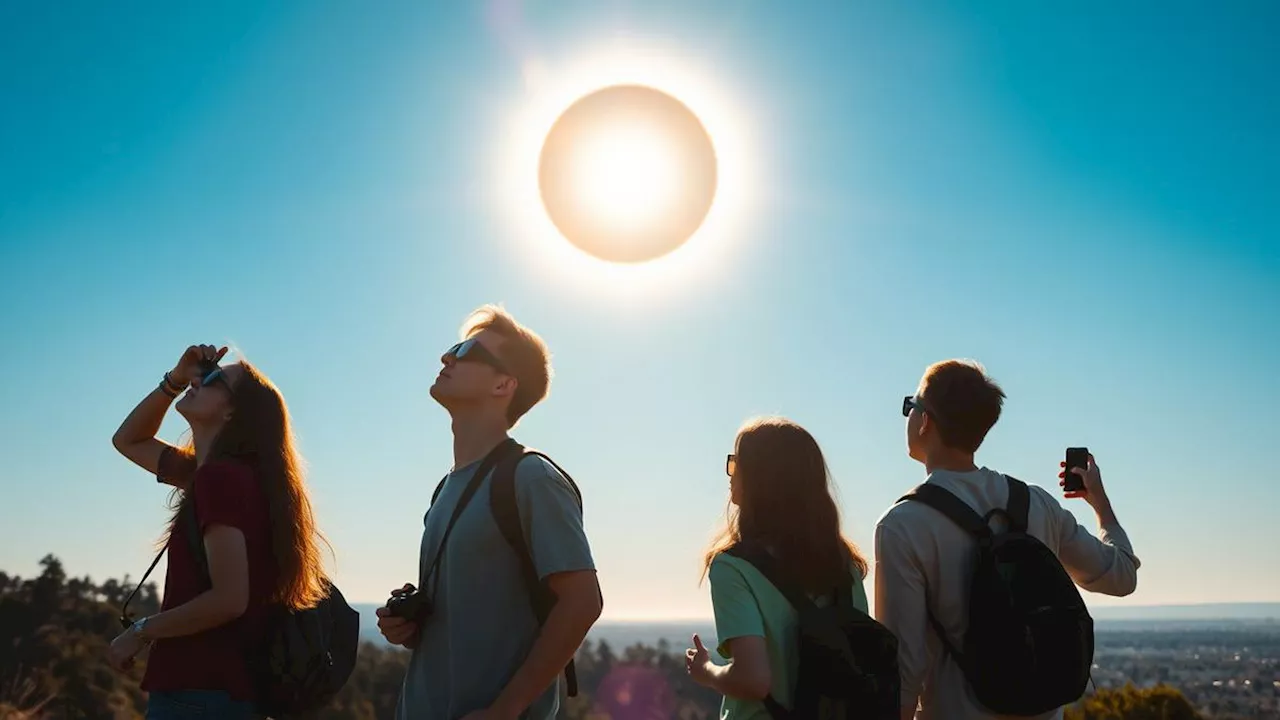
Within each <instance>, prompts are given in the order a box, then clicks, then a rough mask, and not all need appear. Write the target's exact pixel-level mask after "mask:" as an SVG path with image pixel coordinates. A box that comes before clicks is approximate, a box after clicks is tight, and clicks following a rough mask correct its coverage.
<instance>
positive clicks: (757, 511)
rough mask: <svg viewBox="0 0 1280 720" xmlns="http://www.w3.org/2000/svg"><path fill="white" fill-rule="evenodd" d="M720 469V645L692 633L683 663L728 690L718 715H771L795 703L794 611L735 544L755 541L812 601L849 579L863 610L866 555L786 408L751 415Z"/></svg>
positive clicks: (716, 556)
mask: <svg viewBox="0 0 1280 720" xmlns="http://www.w3.org/2000/svg"><path fill="white" fill-rule="evenodd" d="M725 471H726V473H728V475H729V503H730V509H729V512H728V520H727V522H726V525H725V528H724V530H723V532H722V533H721V534H720V536H719V538H717V540H716V541H715V543H713V545H712V546H711V549H710V550H709V551H708V552H707V554H706V557H705V559H704V565H703V576H704V577H705V578H709V579H710V581H711V601H712V606H713V608H714V611H715V618H716V637H717V639H718V642H719V647H718V650H719V652H720V655H721V656H723V657H725V658H730V659H731V661H730V662H729V663H728V664H727V665H718V664H716V663H714V662H712V661H711V658H710V653H709V652H708V651H707V648H705V647H704V646H703V645H702V639H701V638H700V637H698V636H697V635H694V636H693V642H694V647H693V648H691V649H689V650H688V652H687V653H686V667H687V669H688V671H689V673H690V675H691V676H692V677H693V679H694V680H696V681H697V682H699V683H701V684H703V685H706V686H707V687H710V688H712V689H714V690H716V691H717V692H719V693H721V694H722V695H724V705H723V707H722V711H721V714H720V717H721V718H722V719H723V720H745V719H747V718H757V717H761V718H767V717H770V710H769V707H768V706H769V705H774V704H776V705H781V706H782V708H791V707H792V697H793V693H794V690H795V680H796V678H795V676H796V669H797V664H798V658H797V653H798V649H797V648H798V644H799V641H798V632H799V631H798V616H797V612H796V610H795V609H794V608H793V607H792V605H791V603H790V602H788V601H787V598H786V597H784V595H783V594H782V592H780V591H779V590H778V588H777V587H775V586H774V585H773V584H772V583H770V582H769V580H767V579H766V578H765V576H764V575H763V574H762V573H761V572H760V570H759V569H757V567H756V566H755V565H753V564H752V563H751V562H748V561H746V560H744V559H742V558H741V557H739V556H738V555H737V554H735V552H734V551H735V549H737V548H744V547H751V548H755V549H758V550H759V551H761V552H764V553H766V554H767V555H768V556H769V557H770V558H771V559H772V561H773V564H774V565H776V566H777V567H780V568H785V569H786V574H787V576H788V577H789V578H790V579H791V580H792V581H794V584H795V585H796V586H798V587H799V588H801V589H803V591H804V592H805V593H806V594H808V595H809V596H810V598H812V599H813V600H814V602H815V603H817V604H819V605H824V604H828V603H832V602H835V601H836V600H837V598H835V597H834V592H833V589H834V588H847V589H848V590H847V591H848V592H850V593H851V594H852V601H853V606H854V607H855V608H857V609H858V610H860V611H862V612H863V613H865V612H866V611H867V596H866V592H865V590H864V589H863V586H862V581H863V579H864V578H865V576H866V574H867V561H866V560H865V559H864V558H863V557H862V554H861V553H860V552H858V548H857V547H856V546H855V545H854V544H853V543H852V542H850V541H849V540H848V539H846V538H845V537H844V536H843V535H842V534H841V532H840V512H839V510H838V508H837V507H836V502H835V499H834V498H833V497H832V493H831V487H830V477H829V473H828V471H827V464H826V460H825V459H824V458H823V456H822V450H821V449H820V448H819V447H818V443H817V441H815V440H814V439H813V436H812V435H810V434H809V432H808V431H806V430H805V429H804V428H802V427H800V426H799V425H797V424H796V423H794V422H792V421H790V420H787V419H784V418H764V419H758V420H753V421H751V422H748V423H747V424H746V425H744V426H743V427H742V429H741V430H739V432H738V438H737V441H736V443H735V449H734V452H733V453H732V454H730V455H729V457H728V459H727V461H726V466H725Z"/></svg>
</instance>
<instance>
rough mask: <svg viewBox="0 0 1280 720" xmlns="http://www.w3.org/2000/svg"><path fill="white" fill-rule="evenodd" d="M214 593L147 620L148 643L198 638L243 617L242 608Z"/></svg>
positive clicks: (212, 591)
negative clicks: (180, 638)
mask: <svg viewBox="0 0 1280 720" xmlns="http://www.w3.org/2000/svg"><path fill="white" fill-rule="evenodd" d="M236 605H237V603H234V602H232V600H231V599H230V598H227V597H225V596H224V595H223V594H220V593H218V592H216V591H214V590H207V591H205V592H203V593H201V594H200V595H198V596H196V597H195V598H193V599H192V600H191V601H190V602H186V603H183V604H182V605H179V606H178V607H176V608H173V609H172V610H166V611H164V612H162V613H160V614H158V615H152V616H151V617H150V618H148V619H147V623H146V627H145V628H144V630H143V635H145V636H146V638H147V639H148V640H161V639H164V638H171V637H183V636H186V635H195V634H196V633H199V632H204V631H205V630H209V629H212V628H216V627H218V626H220V625H225V624H227V623H229V622H231V621H232V620H235V619H236V618H238V617H240V616H241V615H243V614H244V608H243V607H236Z"/></svg>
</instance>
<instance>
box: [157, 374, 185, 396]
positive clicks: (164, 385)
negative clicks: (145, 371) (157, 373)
mask: <svg viewBox="0 0 1280 720" xmlns="http://www.w3.org/2000/svg"><path fill="white" fill-rule="evenodd" d="M160 389H161V390H163V391H164V394H165V395H168V396H169V397H171V398H175V397H178V393H181V392H182V390H183V388H181V387H178V385H177V384H176V383H174V382H173V379H172V378H170V377H169V373H165V374H164V377H163V378H162V379H161V380H160Z"/></svg>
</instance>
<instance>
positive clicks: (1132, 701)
mask: <svg viewBox="0 0 1280 720" xmlns="http://www.w3.org/2000/svg"><path fill="white" fill-rule="evenodd" d="M1203 719H1204V716H1203V715H1201V714H1200V713H1199V712H1197V711H1196V709H1195V707H1194V706H1192V705H1191V702H1190V701H1189V700H1187V699H1186V698H1185V697H1183V695H1182V693H1180V692H1178V690H1177V689H1176V688H1172V687H1169V686H1168V685H1163V684H1162V685H1156V686H1155V687H1151V688H1147V689H1145V690H1140V689H1138V688H1135V687H1134V686H1133V685H1131V684H1126V685H1125V686H1124V687H1123V688H1120V689H1119V690H1109V689H1104V690H1099V691H1098V692H1097V693H1095V694H1093V695H1091V696H1089V697H1087V698H1085V699H1084V700H1083V701H1082V702H1081V703H1080V704H1079V706H1078V707H1072V708H1067V712H1066V715H1065V718H1064V720H1203Z"/></svg>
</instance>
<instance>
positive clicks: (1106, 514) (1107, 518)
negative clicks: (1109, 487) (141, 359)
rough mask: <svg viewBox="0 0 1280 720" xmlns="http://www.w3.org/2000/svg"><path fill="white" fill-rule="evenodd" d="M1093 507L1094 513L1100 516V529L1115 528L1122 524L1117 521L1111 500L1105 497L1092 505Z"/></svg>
mask: <svg viewBox="0 0 1280 720" xmlns="http://www.w3.org/2000/svg"><path fill="white" fill-rule="evenodd" d="M1091 505H1092V507H1093V512H1094V513H1096V514H1097V516H1098V527H1099V528H1108V527H1114V526H1117V525H1119V524H1120V521H1119V520H1117V519H1116V511H1115V510H1114V509H1112V507H1111V500H1110V499H1109V498H1107V497H1105V496H1104V497H1102V498H1101V499H1099V500H1098V501H1097V502H1094V503H1091Z"/></svg>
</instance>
